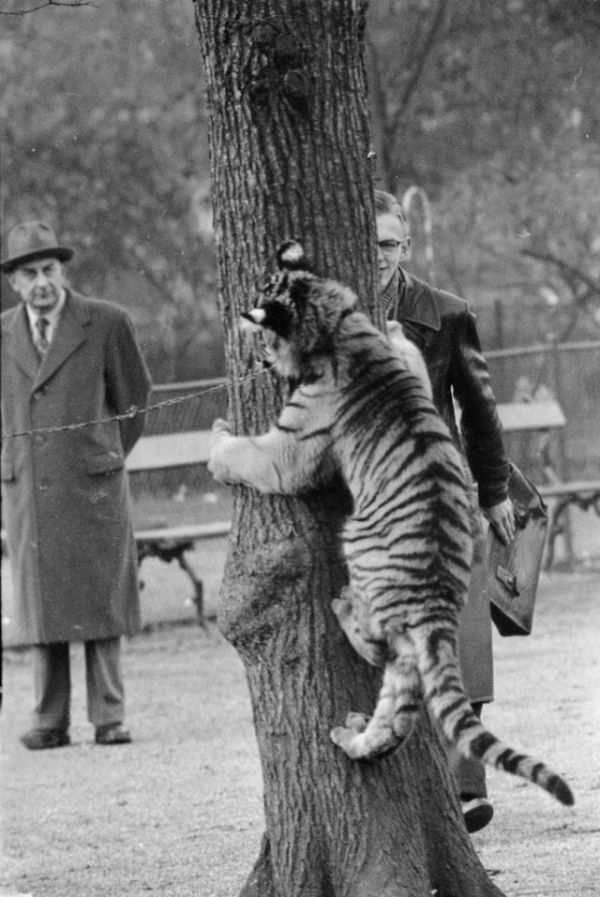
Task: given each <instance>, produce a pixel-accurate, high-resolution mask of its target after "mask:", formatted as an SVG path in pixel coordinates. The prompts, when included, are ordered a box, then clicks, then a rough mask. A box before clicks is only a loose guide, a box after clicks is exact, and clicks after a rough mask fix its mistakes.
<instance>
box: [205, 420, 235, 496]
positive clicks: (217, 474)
mask: <svg viewBox="0 0 600 897" xmlns="http://www.w3.org/2000/svg"><path fill="white" fill-rule="evenodd" d="M232 438H233V437H232V435H231V427H230V425H229V424H228V423H227V421H226V420H223V418H220V417H218V418H217V419H216V420H215V421H214V423H213V425H212V433H211V439H210V459H209V462H208V469H209V471H210V472H211V473H212V475H213V477H214V478H215V480H216V481H217V483H225V484H227V483H230V482H231V481H232V480H231V474H230V471H229V467H228V465H227V464H226V463H225V460H224V458H223V448H224V447H225V445H226V444H227V443H228V442H229V440H230V439H232Z"/></svg>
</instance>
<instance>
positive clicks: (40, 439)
mask: <svg viewBox="0 0 600 897" xmlns="http://www.w3.org/2000/svg"><path fill="white" fill-rule="evenodd" d="M45 441H46V437H45V436H44V434H43V433H36V434H35V436H34V437H33V442H34V445H43V444H44V443H45Z"/></svg>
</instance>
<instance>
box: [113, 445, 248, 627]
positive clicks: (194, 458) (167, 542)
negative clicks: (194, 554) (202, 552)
mask: <svg viewBox="0 0 600 897" xmlns="http://www.w3.org/2000/svg"><path fill="white" fill-rule="evenodd" d="M210 436H211V434H210V431H209V430H193V431H189V432H182V433H165V434H160V435H152V436H142V437H141V438H140V439H139V440H138V442H137V443H136V445H135V446H134V448H133V449H132V451H131V452H130V454H129V456H128V458H127V470H128V471H129V473H130V474H135V473H143V472H146V471H152V470H170V469H173V468H181V467H189V466H192V465H195V464H206V463H207V462H208V459H209V457H210ZM230 527H231V522H230V521H229V520H223V521H218V522H215V523H189V524H179V525H177V524H175V525H169V524H168V522H167V521H165V520H163V519H159V520H153V521H144V520H141V521H136V523H135V527H134V533H135V541H136V546H137V554H138V565H139V566H140V567H141V565H142V562H143V561H144V559H145V558H148V557H156V558H159V559H160V560H161V561H165V562H166V563H170V562H171V561H176V562H177V563H178V564H179V566H180V568H181V569H182V570H183V571H184V573H186V574H187V576H188V577H189V579H190V580H191V582H192V585H193V589H194V598H193V600H194V604H195V605H196V613H197V616H198V621H199V622H200V624H201V625H204V585H203V582H202V580H201V578H200V577H199V576H198V574H197V572H196V571H195V570H194V567H193V565H192V564H191V563H190V562H189V560H188V558H187V556H186V553H187V552H188V551H192V550H193V549H194V547H195V544H196V543H197V542H199V541H204V540H206V539H213V538H216V537H222V536H226V535H227V534H228V533H229V530H230Z"/></svg>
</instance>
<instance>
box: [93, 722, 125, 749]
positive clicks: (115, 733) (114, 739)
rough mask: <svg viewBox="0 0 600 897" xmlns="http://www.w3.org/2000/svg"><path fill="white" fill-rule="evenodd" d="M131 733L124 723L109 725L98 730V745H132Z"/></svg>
mask: <svg viewBox="0 0 600 897" xmlns="http://www.w3.org/2000/svg"><path fill="white" fill-rule="evenodd" d="M130 743H131V732H130V731H129V729H128V728H127V727H126V726H124V725H123V723H109V724H108V725H107V726H98V728H97V729H96V744H130Z"/></svg>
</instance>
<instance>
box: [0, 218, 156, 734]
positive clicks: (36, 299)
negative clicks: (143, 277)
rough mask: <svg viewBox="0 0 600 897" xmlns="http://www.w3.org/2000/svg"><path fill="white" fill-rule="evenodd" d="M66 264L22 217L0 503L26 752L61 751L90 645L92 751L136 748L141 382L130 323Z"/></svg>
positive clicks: (62, 251) (8, 328)
mask: <svg viewBox="0 0 600 897" xmlns="http://www.w3.org/2000/svg"><path fill="white" fill-rule="evenodd" d="M72 256H73V251H72V250H71V249H70V248H68V247H66V246H62V245H61V244H60V243H59V241H58V240H57V239H56V236H55V234H54V231H53V230H52V228H51V227H49V226H48V225H47V224H45V223H44V222H42V221H27V222H25V223H24V224H19V225H17V227H15V228H14V229H13V230H12V231H11V232H10V234H9V236H8V241H7V253H6V257H5V258H4V259H3V260H2V262H1V263H0V269H1V270H2V271H3V272H5V273H7V274H8V278H9V281H10V284H11V286H12V288H13V289H14V290H15V292H16V293H18V295H19V296H20V298H21V300H22V301H21V302H20V303H19V305H17V306H16V307H15V308H12V309H10V310H8V311H6V312H4V313H3V314H2V316H1V321H2V418H3V428H4V438H3V444H2V500H3V507H4V518H5V524H6V533H7V543H8V553H9V558H10V562H11V568H12V575H13V586H14V597H15V616H16V620H17V626H18V630H19V634H20V635H21V637H22V640H23V641H22V643H23V644H30V645H32V646H33V654H34V691H35V709H34V713H33V727H32V729H31V730H30V731H28V732H27V733H26V734H24V735H23V736H22V737H21V741H22V742H23V744H24V745H25V747H27V748H29V749H30V750H41V749H45V748H55V747H61V746H63V745H67V744H69V743H70V736H69V722H70V690H71V685H70V670H69V643H70V642H73V641H77V642H83V643H84V645H85V662H86V682H87V698H88V717H89V720H90V722H91V723H92V724H93V726H94V728H95V740H96V743H97V744H102V745H113V744H123V743H127V742H129V741H130V740H131V736H130V733H129V730H128V729H127V727H126V726H125V724H124V690H123V681H122V674H121V657H120V637H121V636H122V635H129V634H131V633H133V632H135V631H136V629H137V628H138V626H139V599H138V586H137V563H136V550H135V541H134V537H133V531H132V525H131V513H130V502H129V493H128V484H127V474H126V471H125V457H126V456H127V453H128V452H129V451H130V450H131V448H132V447H133V445H134V444H135V442H136V440H137V439H138V437H139V436H140V433H141V431H142V427H143V420H144V418H143V416H141V415H135V414H132V415H131V416H130V417H125V418H123V419H121V420H120V419H118V416H119V415H123V414H125V413H127V412H130V411H132V410H133V409H135V408H143V407H144V406H145V405H146V403H147V399H148V395H149V390H150V376H149V374H148V370H147V368H146V365H145V363H144V359H143V357H142V354H141V352H140V349H139V347H138V344H137V341H136V338H135V334H134V331H133V327H132V324H131V321H130V319H129V317H128V316H127V314H126V313H125V312H124V311H123V310H122V309H121V308H119V307H118V306H116V305H113V304H111V303H108V302H102V301H100V300H96V299H88V298H84V297H83V296H81V295H79V294H78V293H76V292H75V291H74V290H72V289H71V288H70V287H67V286H66V283H65V275H64V267H63V266H64V264H65V262H68V261H69V259H71V257H72ZM78 424H85V425H84V426H76V425H78ZM74 425H75V426H74Z"/></svg>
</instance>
